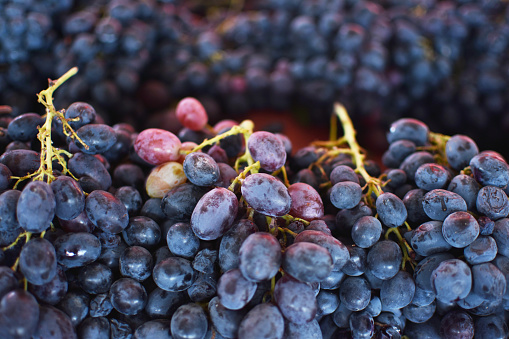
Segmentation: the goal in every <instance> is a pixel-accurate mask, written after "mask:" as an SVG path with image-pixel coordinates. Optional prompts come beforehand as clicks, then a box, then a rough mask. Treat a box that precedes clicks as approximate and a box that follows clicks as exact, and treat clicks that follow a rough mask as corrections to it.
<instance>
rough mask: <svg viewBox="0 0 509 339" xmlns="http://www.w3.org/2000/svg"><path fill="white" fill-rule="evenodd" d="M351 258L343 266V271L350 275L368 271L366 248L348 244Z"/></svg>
mask: <svg viewBox="0 0 509 339" xmlns="http://www.w3.org/2000/svg"><path fill="white" fill-rule="evenodd" d="M347 248H348V252H349V253H350V259H348V261H347V262H346V264H345V265H344V266H343V267H342V268H341V271H342V272H343V273H345V274H346V275H349V276H352V277H353V276H359V275H362V274H363V273H364V272H365V271H366V258H367V253H366V250H365V249H364V248H362V247H357V246H347Z"/></svg>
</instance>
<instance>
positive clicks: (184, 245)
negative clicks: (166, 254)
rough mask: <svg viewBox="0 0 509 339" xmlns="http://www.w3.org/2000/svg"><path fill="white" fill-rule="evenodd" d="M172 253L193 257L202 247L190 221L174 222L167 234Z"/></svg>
mask: <svg viewBox="0 0 509 339" xmlns="http://www.w3.org/2000/svg"><path fill="white" fill-rule="evenodd" d="M166 242H167V243H168V248H169V249H170V251H171V253H173V254H175V255H177V256H179V257H184V258H193V257H194V256H195V255H196V253H197V252H198V250H199V248H200V239H199V238H198V237H197V236H196V235H195V234H194V233H193V230H192V229H191V225H190V224H188V223H182V222H181V223H176V224H173V225H172V226H171V227H170V228H169V230H168V233H167V235H166Z"/></svg>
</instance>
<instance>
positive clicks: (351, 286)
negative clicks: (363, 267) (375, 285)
mask: <svg viewBox="0 0 509 339" xmlns="http://www.w3.org/2000/svg"><path fill="white" fill-rule="evenodd" d="M339 298H340V300H341V304H342V305H343V304H344V305H345V307H346V308H348V309H349V310H351V311H361V310H363V309H365V308H366V307H367V306H368V304H369V302H370V300H371V287H370V285H369V282H368V281H367V280H366V279H364V278H362V277H347V278H346V279H345V280H344V281H343V283H342V284H341V286H340V288H339Z"/></svg>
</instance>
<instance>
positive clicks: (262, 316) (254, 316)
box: [238, 303, 285, 339]
mask: <svg viewBox="0 0 509 339" xmlns="http://www.w3.org/2000/svg"><path fill="white" fill-rule="evenodd" d="M284 330H285V324H284V319H283V316H282V315H281V312H280V311H279V310H278V308H277V307H276V306H274V305H272V304H268V303H263V304H258V305H256V306H255V307H253V308H252V309H251V310H250V311H249V312H248V313H247V314H246V316H245V317H244V318H243V319H242V321H241V322H240V326H239V332H238V337H239V338H245V339H257V338H266V339H282V338H283V334H284Z"/></svg>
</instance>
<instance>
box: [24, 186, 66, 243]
mask: <svg viewBox="0 0 509 339" xmlns="http://www.w3.org/2000/svg"><path fill="white" fill-rule="evenodd" d="M55 208H56V201H55V195H54V194H53V190H52V189H51V187H50V185H49V184H47V183H46V182H44V181H31V182H29V183H28V184H27V185H26V186H25V187H24V188H23V191H21V194H20V196H19V199H18V203H17V205H16V217H17V219H18V223H19V225H20V226H21V227H22V228H23V229H24V230H25V231H27V232H33V233H41V232H43V231H45V230H46V229H47V228H48V227H49V226H50V224H51V221H52V220H53V217H54V216H55ZM27 211H30V213H27Z"/></svg>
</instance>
